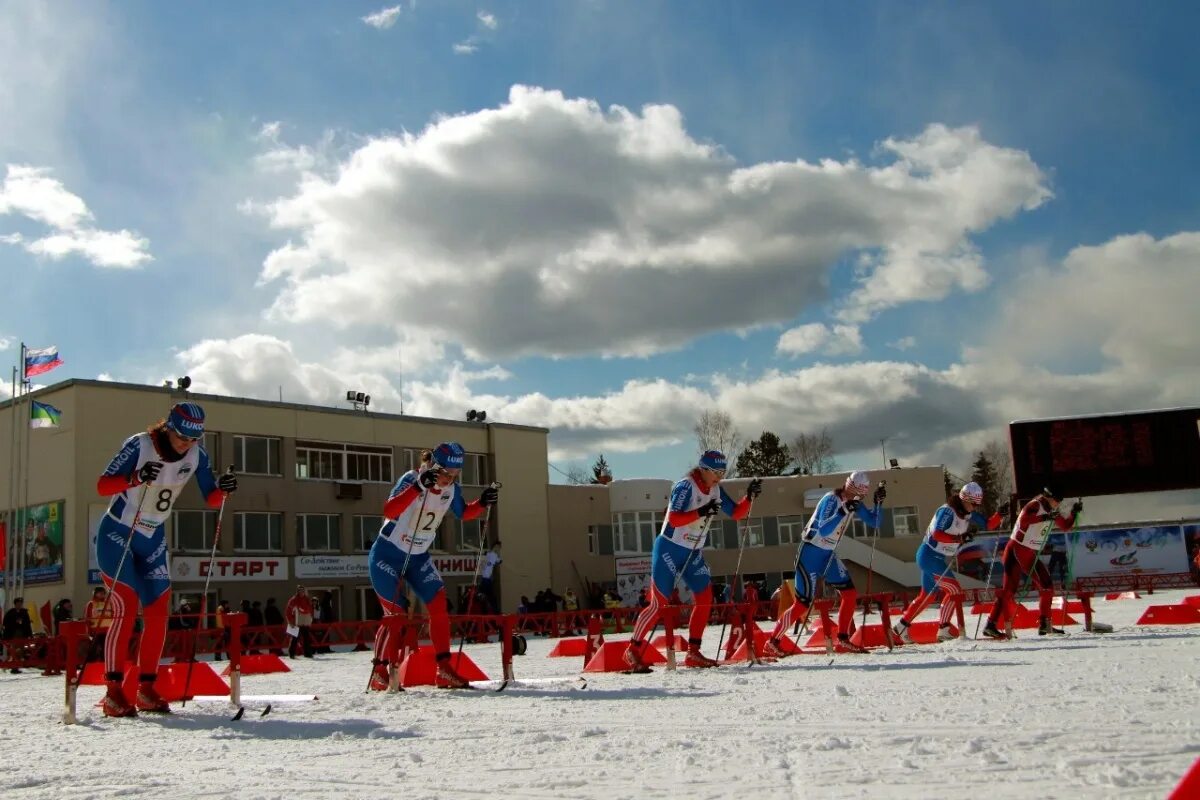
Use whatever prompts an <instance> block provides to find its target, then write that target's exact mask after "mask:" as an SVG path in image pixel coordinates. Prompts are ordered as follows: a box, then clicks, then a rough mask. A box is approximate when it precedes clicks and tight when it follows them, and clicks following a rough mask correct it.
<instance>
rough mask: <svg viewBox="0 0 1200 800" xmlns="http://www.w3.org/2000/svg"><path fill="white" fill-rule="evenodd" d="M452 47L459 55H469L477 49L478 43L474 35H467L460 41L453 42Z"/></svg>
mask: <svg viewBox="0 0 1200 800" xmlns="http://www.w3.org/2000/svg"><path fill="white" fill-rule="evenodd" d="M452 49H453V50H454V52H455V53H457V54H458V55H460V56H469V55H471V54H472V53H474V52H476V51H478V50H479V45H478V44H477V40H476V39H475V37H474V36H469V37H467V38H466V39H464V40H462V41H461V42H455V44H454V47H453V48H452Z"/></svg>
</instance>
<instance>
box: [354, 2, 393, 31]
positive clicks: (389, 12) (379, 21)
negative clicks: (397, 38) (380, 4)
mask: <svg viewBox="0 0 1200 800" xmlns="http://www.w3.org/2000/svg"><path fill="white" fill-rule="evenodd" d="M400 11H401V8H400V6H391V7H390V8H381V9H380V10H378V11H376V12H374V13H371V14H367V15H366V16H365V17H363V18H362V21H363V22H365V23H367V24H368V25H370V26H371V27H372V28H377V29H379V30H381V31H382V30H387V29H388V28H390V27H392V26H393V25H395V24H396V19H397V18H398V17H399V16H400Z"/></svg>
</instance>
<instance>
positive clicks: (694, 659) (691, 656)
mask: <svg viewBox="0 0 1200 800" xmlns="http://www.w3.org/2000/svg"><path fill="white" fill-rule="evenodd" d="M683 665H684V666H685V667H698V668H700V669H707V668H709V667H719V666H721V665H720V663H718V662H717V661H716V659H712V658H709V657H708V656H706V655H704V653H701V652H700V640H699V639H688V651H687V656H686V657H684V659H683Z"/></svg>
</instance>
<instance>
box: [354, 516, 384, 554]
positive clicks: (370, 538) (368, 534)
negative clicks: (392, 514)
mask: <svg viewBox="0 0 1200 800" xmlns="http://www.w3.org/2000/svg"><path fill="white" fill-rule="evenodd" d="M382 527H383V517H378V516H373V515H371V514H356V515H355V516H354V549H355V550H357V551H358V552H360V553H365V552H367V551H368V550H370V549H371V544H372V543H374V541H375V537H376V536H378V535H379V529H380V528H382Z"/></svg>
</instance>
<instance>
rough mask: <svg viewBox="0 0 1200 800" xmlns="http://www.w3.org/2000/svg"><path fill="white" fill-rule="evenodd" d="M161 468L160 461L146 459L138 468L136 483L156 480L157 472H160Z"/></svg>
mask: <svg viewBox="0 0 1200 800" xmlns="http://www.w3.org/2000/svg"><path fill="white" fill-rule="evenodd" d="M162 468H163V465H162V462H161V461H147V462H146V463H145V464H143V465H142V468H141V469H139V470H138V474H137V477H138V483H151V482H152V481H156V480H158V473H160V472H162Z"/></svg>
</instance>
